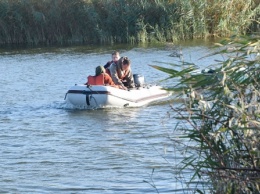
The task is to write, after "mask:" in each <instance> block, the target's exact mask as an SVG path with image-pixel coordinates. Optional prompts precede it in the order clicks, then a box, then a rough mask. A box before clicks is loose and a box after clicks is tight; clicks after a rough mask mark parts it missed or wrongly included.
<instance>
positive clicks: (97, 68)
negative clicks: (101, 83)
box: [96, 66, 106, 76]
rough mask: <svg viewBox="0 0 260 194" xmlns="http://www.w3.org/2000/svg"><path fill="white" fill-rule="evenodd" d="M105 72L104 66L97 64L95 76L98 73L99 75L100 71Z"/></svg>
mask: <svg viewBox="0 0 260 194" xmlns="http://www.w3.org/2000/svg"><path fill="white" fill-rule="evenodd" d="M105 72H106V70H105V68H104V67H103V66H97V67H96V76H98V75H100V74H102V73H105Z"/></svg>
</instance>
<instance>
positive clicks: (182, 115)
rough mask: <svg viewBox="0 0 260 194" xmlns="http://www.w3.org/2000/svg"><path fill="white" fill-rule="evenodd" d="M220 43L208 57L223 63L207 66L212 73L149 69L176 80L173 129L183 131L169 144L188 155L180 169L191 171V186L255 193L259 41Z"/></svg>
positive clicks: (259, 177) (258, 182) (258, 187)
mask: <svg viewBox="0 0 260 194" xmlns="http://www.w3.org/2000/svg"><path fill="white" fill-rule="evenodd" d="M218 45H219V46H220V49H219V51H216V52H215V53H213V54H212V55H210V56H217V55H223V60H222V61H218V64H212V65H211V66H209V68H212V67H213V68H214V69H215V71H214V73H208V74H203V73H201V74H194V73H193V72H194V70H196V69H198V68H197V66H196V64H191V63H185V62H183V64H182V65H183V67H185V65H187V66H186V67H185V68H183V70H182V71H176V70H174V69H171V68H165V67H164V68H163V67H160V66H153V67H154V68H156V69H159V70H161V71H164V72H166V73H168V74H169V75H170V77H169V79H170V78H173V77H179V80H180V82H179V84H177V85H176V86H173V90H174V91H175V92H181V95H180V97H181V98H182V97H183V96H185V99H184V101H183V103H180V104H176V105H172V111H173V113H172V115H173V117H174V118H175V119H177V120H178V121H179V124H178V125H177V126H176V127H175V128H174V130H178V131H181V132H182V133H183V135H182V136H181V137H174V138H172V140H173V143H175V142H176V143H177V144H178V147H180V146H183V150H184V151H183V152H184V153H189V155H188V154H187V155H186V158H185V159H184V160H183V161H182V162H181V163H180V168H181V169H183V170H184V171H185V170H186V169H193V170H194V176H193V177H192V180H191V182H192V181H194V180H196V181H198V180H199V181H208V182H209V183H210V184H209V185H211V186H210V190H211V191H212V193H230V194H231V193H232V194H233V193H234V194H235V193H259V192H260V142H259V138H260V119H259V118H260V105H259V101H260V92H259V91H260V84H259V83H260V76H259V75H260V39H259V37H251V38H248V37H232V38H231V39H227V40H225V41H223V42H221V43H219V44H218ZM177 65H178V66H179V64H176V66H177ZM172 66H174V64H172ZM176 94H178V93H176ZM179 133H180V132H178V134H179ZM183 138H184V139H186V141H181V139H183ZM183 142H188V144H187V143H183ZM191 142H193V143H192V146H191V145H190V144H191ZM197 192H199V193H203V192H204V191H203V190H202V189H197ZM206 193H207V192H206Z"/></svg>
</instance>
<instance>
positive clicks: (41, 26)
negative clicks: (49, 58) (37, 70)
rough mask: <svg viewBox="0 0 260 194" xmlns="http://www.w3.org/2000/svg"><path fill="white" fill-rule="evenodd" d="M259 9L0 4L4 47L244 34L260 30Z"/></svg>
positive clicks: (135, 3) (238, 4) (14, 0)
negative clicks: (6, 45)
mask: <svg viewBox="0 0 260 194" xmlns="http://www.w3.org/2000/svg"><path fill="white" fill-rule="evenodd" d="M259 10H260V8H259V5H258V4H257V0H248V1H243V0H237V1H233V0H218V1H216V0H196V1H195V0H162V1H158V0H109V1H108V0H42V1H38V0H0V44H17V43H18V44H20V43H22V44H56V43H59V44H68V43H130V42H133V43H137V42H154V41H159V42H166V41H175V40H183V39H191V38H204V37H207V36H227V35H230V34H233V33H236V34H246V33H247V32H249V31H250V33H252V31H257V30H259V23H257V17H259V15H260V11H259ZM258 22H259V21H258Z"/></svg>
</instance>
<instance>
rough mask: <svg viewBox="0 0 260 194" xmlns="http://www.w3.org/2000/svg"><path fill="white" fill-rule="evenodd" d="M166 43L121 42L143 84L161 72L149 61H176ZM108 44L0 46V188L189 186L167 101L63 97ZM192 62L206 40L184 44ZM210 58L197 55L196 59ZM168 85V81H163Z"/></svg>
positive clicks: (156, 189)
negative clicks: (106, 105)
mask: <svg viewBox="0 0 260 194" xmlns="http://www.w3.org/2000/svg"><path fill="white" fill-rule="evenodd" d="M165 48H166V47H156V48H147V47H135V48H128V47H125V48H120V51H121V55H126V56H128V57H129V58H130V59H132V69H133V72H134V73H135V72H138V73H140V74H142V75H144V77H145V81H146V82H148V83H159V81H160V80H161V79H163V78H166V77H167V75H166V74H164V73H162V72H159V71H157V70H155V69H153V68H151V67H150V66H148V64H157V63H156V62H155V61H161V62H177V61H179V58H174V57H170V56H169V55H170V54H171V53H172V51H173V50H172V49H169V48H168V47H167V49H165ZM111 51H112V48H102V47H95V48H94V47H93V48H92V47H67V48H34V49H18V50H4V49H2V50H1V53H0V84H1V87H0V95H1V101H0V170H1V174H0V193H120V194H121V193H129V194H130V193H131V194H136V193H173V192H174V193H193V191H192V190H193V189H194V188H195V187H196V184H189V185H188V184H186V182H187V180H189V178H190V176H191V173H190V172H187V173H185V174H179V173H178V170H179V169H178V162H179V161H180V160H181V159H183V154H182V153H180V152H179V150H178V148H177V147H175V146H173V144H172V141H171V140H170V138H169V136H170V135H178V134H174V130H173V129H174V126H175V125H176V121H175V120H174V119H172V118H169V116H168V112H171V109H170V106H169V105H170V103H173V102H164V103H157V104H152V105H149V106H146V107H141V108H128V109H127V108H126V109H105V110H75V109H72V108H71V107H69V106H68V105H66V103H65V101H64V96H65V93H66V91H67V89H68V88H69V87H70V86H71V85H74V84H75V83H85V82H86V77H87V76H88V75H89V74H92V75H93V74H94V72H95V67H96V66H98V65H103V64H105V63H106V62H107V61H108V60H110V58H111V55H110V53H111ZM182 52H183V54H184V57H185V59H186V60H190V61H192V62H195V63H196V62H198V59H199V58H200V57H201V56H204V55H205V54H207V53H208V47H207V46H205V45H196V46H190V45H184V46H183V48H182ZM207 60H209V59H205V60H200V61H199V63H200V65H206V64H208V62H209V61H207ZM160 84H161V85H163V86H166V87H167V86H171V85H172V82H171V81H168V82H162V83H160Z"/></svg>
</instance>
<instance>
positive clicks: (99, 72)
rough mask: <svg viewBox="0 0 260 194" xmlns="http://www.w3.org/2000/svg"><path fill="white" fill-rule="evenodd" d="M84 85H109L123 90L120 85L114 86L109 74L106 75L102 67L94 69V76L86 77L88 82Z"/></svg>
mask: <svg viewBox="0 0 260 194" xmlns="http://www.w3.org/2000/svg"><path fill="white" fill-rule="evenodd" d="M85 85H109V86H113V87H117V88H120V89H124V88H123V87H121V86H120V85H116V84H115V83H114V82H113V80H112V78H111V77H110V75H109V74H107V73H106V70H105V68H104V67H103V66H97V67H96V75H95V76H91V75H90V76H88V82H87V83H85Z"/></svg>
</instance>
